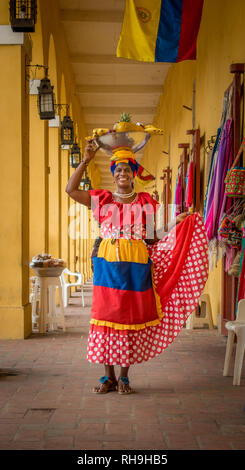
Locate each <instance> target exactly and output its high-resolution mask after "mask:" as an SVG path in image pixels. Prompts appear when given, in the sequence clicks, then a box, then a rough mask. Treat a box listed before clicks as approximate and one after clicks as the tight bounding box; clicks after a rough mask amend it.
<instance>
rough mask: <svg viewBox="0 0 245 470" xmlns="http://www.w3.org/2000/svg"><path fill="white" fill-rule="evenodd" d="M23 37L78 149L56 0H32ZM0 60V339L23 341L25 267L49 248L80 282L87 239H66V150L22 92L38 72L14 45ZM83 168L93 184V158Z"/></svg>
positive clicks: (1, 17) (74, 99)
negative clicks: (33, 20)
mask: <svg viewBox="0 0 245 470" xmlns="http://www.w3.org/2000/svg"><path fill="white" fill-rule="evenodd" d="M47 12H48V14H47ZM0 24H2V25H3V24H9V1H8V0H2V1H1V2H0ZM30 37H31V41H32V59H31V58H30V60H32V62H31V64H33V65H34V64H39V65H44V66H48V67H49V78H50V79H51V83H52V85H54V87H55V88H54V92H55V97H56V103H61V104H66V103H67V104H69V105H70V109H71V115H72V118H73V120H74V123H75V127H76V131H77V132H76V136H77V138H78V141H79V142H81V143H82V145H83V147H84V145H85V136H86V134H87V132H86V128H85V124H84V119H83V114H82V110H81V109H82V108H81V104H80V100H79V97H78V96H77V95H76V89H75V83H74V79H73V74H72V72H71V64H70V61H69V54H68V48H67V44H66V39H65V35H64V30H63V25H62V22H61V20H60V12H59V5H58V2H57V1H56V0H41V1H40V0H39V1H38V15H37V24H36V30H35V33H32V34H31V35H30ZM0 62H1V63H4V73H2V74H1V77H0V86H1V90H2V93H1V97H0V98H1V99H0V102H1V117H0V124H1V131H2V132H1V159H2V162H1V168H2V176H3V181H2V185H1V189H2V191H3V196H2V197H1V204H0V212H1V235H0V238H1V240H0V241H1V253H0V254H1V270H0V284H1V292H0V338H25V337H27V336H29V335H30V333H31V330H32V325H31V305H30V303H29V276H31V275H33V274H34V273H33V271H32V270H31V269H29V262H30V260H31V258H32V257H33V256H34V255H35V254H37V253H42V252H43V251H48V252H50V253H51V255H52V256H54V257H62V258H64V259H65V261H66V262H67V264H68V267H69V268H70V269H71V270H75V267H76V268H77V269H78V268H79V267H81V270H82V271H83V272H84V277H85V279H87V278H88V277H89V276H90V275H91V270H90V269H89V261H90V258H89V257H90V246H91V241H90V239H89V237H88V239H87V240H81V243H80V241H79V237H80V233H78V240H74V239H70V238H69V236H68V228H69V224H70V221H71V220H70V219H71V218H70V217H69V216H68V210H69V207H70V206H71V204H72V203H73V202H72V201H71V200H70V198H69V197H68V195H67V194H66V193H65V187H66V184H67V181H68V179H69V175H70V174H71V172H72V171H73V170H72V169H71V168H70V166H69V163H68V152H67V151H61V149H60V135H59V130H58V129H57V128H56V129H55V128H49V127H48V122H47V121H41V120H40V118H39V115H38V109H37V96H31V95H29V82H28V80H26V78H28V76H29V77H30V78H37V79H41V78H43V76H44V71H43V70H39V71H37V72H36V76H34V69H26V67H25V63H28V60H26V53H25V47H24V46H21V45H20V46H12V45H10V46H3V45H0ZM29 107H30V114H29ZM13 111H14V112H13ZM10 122H11V126H10V125H9V123H10ZM11 159H13V164H12V160H11ZM88 173H89V176H90V178H91V180H92V185H93V187H94V188H96V187H98V186H99V184H100V175H99V170H98V168H97V167H96V165H95V164H94V162H93V163H91V164H90V165H89V167H88ZM78 227H80V225H79V215H78ZM79 229H80V228H79ZM81 248H83V249H81ZM76 256H79V257H80V256H81V257H82V260H79V261H78V263H77V264H76V265H75V259H76Z"/></svg>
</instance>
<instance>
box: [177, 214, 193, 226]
mask: <svg viewBox="0 0 245 470" xmlns="http://www.w3.org/2000/svg"><path fill="white" fill-rule="evenodd" d="M188 215H191V214H190V212H182V214H179V215H178V216H177V217H176V224H179V223H180V222H182V220H184V219H185V218H186V217H187V216H188Z"/></svg>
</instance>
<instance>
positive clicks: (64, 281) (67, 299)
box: [60, 268, 85, 307]
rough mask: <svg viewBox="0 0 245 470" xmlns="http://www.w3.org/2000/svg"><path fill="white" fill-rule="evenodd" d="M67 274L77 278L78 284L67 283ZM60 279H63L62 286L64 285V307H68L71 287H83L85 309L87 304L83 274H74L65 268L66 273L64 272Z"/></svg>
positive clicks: (82, 295)
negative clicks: (85, 301)
mask: <svg viewBox="0 0 245 470" xmlns="http://www.w3.org/2000/svg"><path fill="white" fill-rule="evenodd" d="M65 274H67V275H68V276H75V277H77V281H76V282H66V279H65ZM60 278H61V284H62V292H63V302H64V307H67V305H68V302H69V298H68V289H69V287H72V286H78V287H81V297H82V306H83V307H84V306H85V303H84V294H83V281H82V274H81V273H72V272H71V271H69V269H67V268H65V269H64V271H63V272H62V274H61V276H60Z"/></svg>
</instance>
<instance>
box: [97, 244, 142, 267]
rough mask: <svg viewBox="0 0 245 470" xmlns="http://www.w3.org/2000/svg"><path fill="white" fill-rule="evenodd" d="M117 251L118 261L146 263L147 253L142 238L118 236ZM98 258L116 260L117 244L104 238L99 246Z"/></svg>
mask: <svg viewBox="0 0 245 470" xmlns="http://www.w3.org/2000/svg"><path fill="white" fill-rule="evenodd" d="M118 251H119V259H120V261H129V262H131V263H141V264H148V260H149V253H148V250H147V248H146V246H145V244H144V243H143V242H142V240H130V241H129V240H127V239H125V238H119V239H118ZM98 258H104V259H105V260H106V261H109V262H115V261H118V258H117V244H116V243H112V240H111V239H109V238H104V239H103V240H102V242H101V244H100V246H99V251H98Z"/></svg>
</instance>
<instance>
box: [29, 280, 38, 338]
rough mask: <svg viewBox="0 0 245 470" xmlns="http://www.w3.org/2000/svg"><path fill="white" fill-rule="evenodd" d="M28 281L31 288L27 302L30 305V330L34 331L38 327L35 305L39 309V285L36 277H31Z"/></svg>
mask: <svg viewBox="0 0 245 470" xmlns="http://www.w3.org/2000/svg"><path fill="white" fill-rule="evenodd" d="M30 281H31V288H30V298H29V302H30V303H31V305H32V328H33V329H35V328H36V327H37V326H38V325H39V319H40V318H39V314H38V312H37V304H39V309H40V283H39V278H38V276H32V277H31V278H30Z"/></svg>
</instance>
